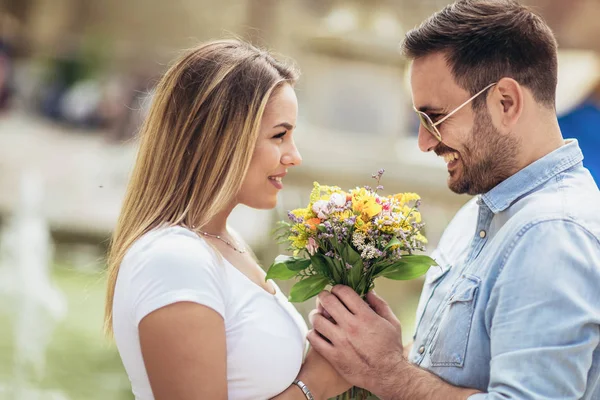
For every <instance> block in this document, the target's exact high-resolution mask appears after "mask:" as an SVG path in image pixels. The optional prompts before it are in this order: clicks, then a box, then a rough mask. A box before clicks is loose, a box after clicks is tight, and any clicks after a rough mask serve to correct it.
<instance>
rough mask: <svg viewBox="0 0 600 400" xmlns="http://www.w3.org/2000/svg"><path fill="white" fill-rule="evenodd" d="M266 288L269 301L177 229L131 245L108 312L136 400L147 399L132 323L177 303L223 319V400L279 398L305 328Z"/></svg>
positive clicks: (295, 367) (298, 360)
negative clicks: (225, 394) (190, 304)
mask: <svg viewBox="0 0 600 400" xmlns="http://www.w3.org/2000/svg"><path fill="white" fill-rule="evenodd" d="M271 284H272V285H273V287H275V290H276V294H275V295H272V294H270V293H268V292H266V291H265V290H264V289H262V288H261V287H259V286H258V285H257V284H255V283H254V282H252V281H251V280H250V279H249V278H248V277H246V276H245V275H244V274H242V272H240V271H239V270H238V269H236V268H235V267H234V266H233V265H231V264H230V263H229V262H227V261H226V260H225V259H224V258H222V257H219V256H218V255H217V253H216V251H215V250H214V249H213V248H212V247H211V246H210V245H209V244H208V243H207V242H205V241H204V239H202V238H200V237H199V236H198V235H196V234H195V233H194V232H192V231H190V230H188V229H185V228H182V227H163V228H158V229H155V230H153V231H151V232H149V233H147V234H146V235H144V236H142V237H141V238H140V239H139V240H138V241H136V242H135V243H134V244H133V246H132V247H131V248H130V249H129V251H128V252H127V254H126V256H125V258H124V259H123V262H122V263H121V268H120V271H119V276H118V279H117V284H116V288H115V296H114V305H113V325H114V335H115V340H116V343H117V348H118V349H119V353H120V355H121V359H122V360H123V364H124V366H125V370H126V371H127V374H128V375H129V380H130V381H131V386H132V390H133V394H134V395H135V398H136V400H152V399H154V396H153V395H152V389H151V387H150V383H149V381H148V375H147V374H146V369H145V367H144V361H143V359H142V352H141V348H140V341H139V332H138V324H139V323H140V321H141V320H142V318H144V317H145V316H146V315H148V314H149V313H151V312H152V311H154V310H157V309H159V308H161V307H164V306H166V305H168V304H172V303H176V302H180V301H191V302H195V303H198V304H202V305H205V306H207V307H210V308H212V309H213V310H215V311H216V312H218V313H219V314H220V315H221V316H222V317H223V319H224V321H225V335H226V343H227V388H228V395H229V399H236V400H244V399H247V400H260V399H268V398H271V397H273V396H275V395H277V394H278V393H281V392H282V391H284V390H285V389H286V388H287V387H288V386H289V385H290V384H291V383H292V382H293V380H294V379H295V378H296V376H297V375H298V372H299V371H300V367H301V364H302V360H303V357H304V352H305V349H306V333H307V327H306V324H305V322H304V320H303V319H302V317H301V316H300V314H299V313H298V312H297V311H296V309H295V308H294V306H293V305H292V304H290V303H289V302H288V300H287V298H286V297H285V296H284V295H283V294H282V293H281V291H280V289H279V288H278V287H277V285H276V284H275V283H274V282H271ZM198 340H202V339H201V338H198Z"/></svg>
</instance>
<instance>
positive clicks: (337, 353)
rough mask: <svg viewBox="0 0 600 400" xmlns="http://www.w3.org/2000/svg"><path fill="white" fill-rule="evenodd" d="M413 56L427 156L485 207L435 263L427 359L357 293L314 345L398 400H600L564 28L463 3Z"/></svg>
mask: <svg viewBox="0 0 600 400" xmlns="http://www.w3.org/2000/svg"><path fill="white" fill-rule="evenodd" d="M403 51H404V54H405V55H406V56H407V57H408V58H410V59H411V60H412V61H413V62H412V67H411V89H412V95H413V102H414V108H415V111H416V112H417V114H418V116H419V118H420V120H421V127H420V128H419V147H420V149H421V150H422V151H426V152H433V153H435V154H436V155H437V156H440V157H443V158H444V160H445V161H446V162H447V168H448V186H449V188H450V189H451V190H452V191H454V192H456V193H466V194H469V195H473V196H475V198H474V199H473V200H472V201H470V202H469V203H468V204H467V205H465V206H464V207H463V209H461V210H460V211H459V213H458V214H457V215H456V217H455V218H454V220H453V221H452V222H451V224H450V225H449V226H448V228H447V229H446V231H445V232H444V235H443V236H442V239H441V240H440V243H439V246H438V248H437V249H436V250H435V251H434V252H433V255H432V256H433V258H434V259H435V260H436V262H437V264H438V265H437V266H434V267H432V268H431V269H430V270H429V272H428V273H427V276H426V279H425V283H424V287H423V292H422V296H421V300H420V302H419V305H418V308H417V319H416V321H417V327H416V332H415V335H414V343H413V344H412V345H406V346H405V345H403V343H402V342H401V336H400V329H401V327H400V323H399V322H398V320H397V319H396V317H395V316H394V315H393V313H392V311H391V309H390V308H389V306H388V305H387V304H386V303H385V302H384V301H383V300H382V299H381V298H379V297H377V296H376V295H375V294H374V293H369V294H368V295H367V302H368V303H369V304H367V303H365V302H363V301H362V300H361V299H360V298H359V297H358V296H357V295H356V294H355V293H354V292H352V290H351V289H350V288H348V287H346V286H336V287H334V288H333V289H332V290H331V292H322V293H321V294H320V295H319V302H320V306H319V309H318V310H317V311H316V312H313V313H311V321H312V323H313V327H314V330H312V331H311V332H310V333H309V336H308V338H309V340H310V343H311V344H312V346H313V347H314V348H315V349H316V350H317V351H318V352H319V353H321V354H322V355H323V356H325V357H326V358H327V359H328V360H329V361H330V362H331V363H332V364H333V365H334V366H335V367H336V369H337V370H338V372H340V374H341V375H342V376H343V377H344V378H346V380H347V381H348V382H349V383H351V384H353V385H356V386H360V387H364V388H366V389H369V390H370V391H371V392H373V393H375V394H376V395H378V396H379V397H381V398H382V399H394V400H413V399H417V400H429V399H436V400H438V399H444V400H451V399H467V398H468V399H469V400H484V399H489V400H495V399H561V400H565V399H584V400H592V399H600V345H599V343H600V194H599V192H598V188H597V186H596V185H595V183H594V181H593V179H592V177H591V175H590V173H589V171H588V170H587V169H586V168H585V167H584V164H583V163H582V161H583V156H582V153H581V150H580V148H579V145H578V143H577V141H575V140H564V139H563V137H562V135H561V132H560V128H559V125H558V122H557V118H556V112H555V92H556V83H557V44H556V41H555V38H554V36H553V34H552V32H551V30H550V29H549V28H548V26H547V25H546V24H545V23H544V22H543V20H542V19H541V18H539V17H538V16H537V15H535V14H534V13H532V12H531V11H530V10H529V9H527V8H525V7H524V6H522V5H520V4H519V3H518V2H516V1H513V0H461V1H457V2H456V3H454V4H452V5H449V6H447V7H446V8H444V9H443V10H441V11H440V12H438V13H436V14H434V15H433V16H431V17H430V18H429V19H428V20H426V21H425V22H424V23H423V24H422V25H421V26H420V27H418V28H416V29H414V30H412V31H410V32H409V33H408V34H407V36H406V38H405V41H404V43H403ZM599 129H600V128H599ZM407 151H408V150H407ZM369 306H370V307H369Z"/></svg>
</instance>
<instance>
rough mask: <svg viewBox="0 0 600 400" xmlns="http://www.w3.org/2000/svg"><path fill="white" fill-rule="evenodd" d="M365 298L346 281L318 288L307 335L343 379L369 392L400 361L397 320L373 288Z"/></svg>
mask: <svg viewBox="0 0 600 400" xmlns="http://www.w3.org/2000/svg"><path fill="white" fill-rule="evenodd" d="M367 302H368V304H367V303H365V302H364V301H363V300H362V299H361V298H360V297H359V296H358V295H357V294H356V293H355V292H354V291H353V290H352V289H351V288H349V287H348V286H343V285H337V286H335V287H333V289H331V293H329V292H327V291H323V292H321V293H320V294H319V298H318V305H317V312H316V313H315V312H313V313H311V316H310V320H311V323H312V325H313V327H314V329H313V330H311V331H310V332H309V334H308V340H309V342H310V343H311V345H312V346H313V347H314V349H315V350H316V351H318V352H319V353H320V354H322V355H323V356H324V357H325V358H326V359H327V360H329V362H330V363H331V364H332V365H333V366H334V368H335V369H336V370H337V371H338V372H339V373H340V375H342V376H343V377H344V378H345V379H346V380H347V381H348V382H349V383H351V384H352V385H354V386H358V387H362V388H365V389H367V390H370V391H372V392H374V393H375V392H376V390H375V389H376V388H380V387H381V386H382V384H384V382H385V381H388V380H390V378H392V377H393V376H394V374H395V370H396V368H397V366H398V364H399V363H403V362H405V361H404V358H403V346H402V338H401V327H400V322H399V321H398V319H397V318H396V316H395V315H394V313H393V312H392V310H391V309H390V307H389V306H388V305H387V303H386V302H385V301H384V300H383V299H381V298H380V297H379V296H377V295H376V294H375V293H373V292H369V293H368V294H367ZM369 306H370V307H369ZM390 374H391V376H390Z"/></svg>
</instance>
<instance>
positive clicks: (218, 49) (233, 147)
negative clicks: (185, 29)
mask: <svg viewBox="0 0 600 400" xmlns="http://www.w3.org/2000/svg"><path fill="white" fill-rule="evenodd" d="M297 77H298V74H297V72H296V70H295V69H294V67H292V66H290V65H286V64H283V63H282V62H279V61H276V60H275V59H274V58H273V57H272V56H271V55H269V54H268V53H267V52H266V51H263V50H260V49H258V48H256V47H254V46H252V45H250V44H248V43H245V42H242V41H239V40H219V41H213V42H209V43H205V44H202V45H200V46H198V47H196V48H194V49H191V50H189V51H188V52H186V53H185V54H184V55H183V56H182V57H181V58H180V59H179V60H178V61H177V62H176V63H175V64H174V65H173V66H172V67H171V68H170V69H169V70H168V71H167V72H166V74H165V75H164V76H163V78H162V79H161V80H160V82H159V83H158V86H157V88H156V90H155V93H154V98H153V101H152V106H151V108H150V111H149V114H148V117H147V118H146V120H145V122H144V124H143V126H142V128H141V131H140V138H141V142H140V148H139V152H138V156H137V160H136V163H135V166H134V169H133V172H132V176H131V179H130V181H129V185H128V187H127V192H126V194H125V199H124V203H123V206H122V209H121V214H120V216H119V220H118V222H117V226H116V228H115V231H114V234H113V237H112V241H111V245H110V250H109V254H108V288H107V293H106V309H105V332H106V333H107V334H108V335H111V334H112V326H113V325H112V322H113V311H112V309H113V298H114V293H115V285H116V281H117V276H118V274H119V267H120V265H121V262H122V260H123V257H124V256H125V254H126V252H127V250H128V249H129V248H130V247H131V245H132V244H133V243H134V242H135V241H136V240H137V239H139V238H140V237H141V236H142V235H144V234H145V233H147V232H148V231H150V230H152V229H154V228H156V227H157V226H159V225H161V224H164V223H168V224H171V225H182V226H187V227H197V228H201V227H202V226H204V225H205V224H206V223H207V222H208V221H210V220H211V219H212V218H213V217H214V216H215V215H216V214H218V213H219V212H220V211H222V210H223V208H224V207H226V206H228V205H230V204H231V203H232V202H233V201H234V198H235V196H236V194H237V193H238V191H239V189H240V187H241V185H242V182H243V179H244V177H245V175H246V171H247V169H248V166H249V164H250V161H251V158H252V154H253V152H254V147H255V144H256V140H257V137H258V131H259V128H260V122H261V119H262V115H263V112H264V109H265V107H266V105H267V102H268V100H269V97H270V95H271V93H273V91H274V90H275V89H276V88H278V87H279V86H281V85H283V84H284V83H289V84H291V85H294V84H295V82H296V79H297Z"/></svg>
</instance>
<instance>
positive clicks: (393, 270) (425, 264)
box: [379, 255, 437, 280]
mask: <svg viewBox="0 0 600 400" xmlns="http://www.w3.org/2000/svg"><path fill="white" fill-rule="evenodd" d="M435 265H437V263H436V262H435V261H434V260H433V259H432V258H431V257H428V256H421V255H409V256H403V257H402V258H401V259H400V260H399V261H398V262H396V263H394V264H392V265H391V266H389V267H388V268H385V269H384V270H383V271H382V272H380V273H379V276H383V277H385V278H388V279H394V280H410V279H415V278H418V277H420V276H422V275H424V274H425V273H426V272H427V271H428V270H429V268H430V267H432V266H435Z"/></svg>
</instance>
